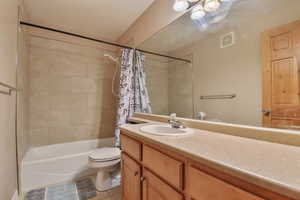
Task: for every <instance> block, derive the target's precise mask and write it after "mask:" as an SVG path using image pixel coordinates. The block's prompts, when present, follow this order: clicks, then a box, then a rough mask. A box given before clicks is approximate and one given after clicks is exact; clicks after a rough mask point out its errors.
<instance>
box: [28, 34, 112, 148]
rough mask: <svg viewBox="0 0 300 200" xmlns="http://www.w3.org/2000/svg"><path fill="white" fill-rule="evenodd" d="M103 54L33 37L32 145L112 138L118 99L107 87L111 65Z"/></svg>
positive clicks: (31, 82) (109, 86) (110, 79)
mask: <svg viewBox="0 0 300 200" xmlns="http://www.w3.org/2000/svg"><path fill="white" fill-rule="evenodd" d="M104 53H105V51H104V50H101V49H96V48H92V47H83V46H79V45H75V44H69V43H65V42H60V41H55V40H50V39H44V38H39V37H32V39H31V45H30V101H29V102H30V103H29V104H30V106H29V107H30V108H29V112H30V123H29V124H30V142H31V145H33V146H39V145H48V144H57V143H64V142H73V141H78V140H86V139H95V138H106V137H113V135H114V127H115V126H114V124H115V112H116V98H115V97H114V96H113V94H112V92H111V87H112V77H113V73H114V70H115V64H114V63H112V62H111V61H110V60H108V59H107V58H105V57H104V56H103V54H104ZM106 53H107V52H106ZM109 53H110V54H113V53H112V52H109Z"/></svg>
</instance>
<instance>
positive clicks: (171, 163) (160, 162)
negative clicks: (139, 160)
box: [143, 145, 183, 189]
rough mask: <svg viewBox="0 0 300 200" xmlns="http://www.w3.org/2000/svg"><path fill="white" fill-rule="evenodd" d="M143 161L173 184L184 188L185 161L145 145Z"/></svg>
mask: <svg viewBox="0 0 300 200" xmlns="http://www.w3.org/2000/svg"><path fill="white" fill-rule="evenodd" d="M143 163H144V165H145V166H146V167H148V168H149V169H151V170H153V171H154V172H155V173H156V174H157V175H159V176H160V177H161V178H163V179H164V180H165V181H167V182H168V183H170V184H171V185H173V186H175V187H177V188H179V189H182V188H183V162H180V161H178V160H175V159H173V158H171V157H169V156H167V155H165V154H163V153H160V152H159V151H156V150H154V149H152V148H150V147H148V146H145V145H144V146H143Z"/></svg>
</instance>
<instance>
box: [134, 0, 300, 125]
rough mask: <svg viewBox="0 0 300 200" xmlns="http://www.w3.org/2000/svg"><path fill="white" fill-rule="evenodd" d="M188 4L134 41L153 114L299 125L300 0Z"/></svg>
mask: <svg viewBox="0 0 300 200" xmlns="http://www.w3.org/2000/svg"><path fill="white" fill-rule="evenodd" d="M190 15H191V12H190V11H189V12H187V13H186V14H185V15H183V16H182V17H181V18H179V19H177V20H176V21H175V22H173V23H172V24H170V25H168V26H167V27H165V28H164V29H163V30H161V31H160V32H158V33H157V34H155V35H154V36H153V37H151V38H149V39H148V40H147V41H145V42H144V43H143V44H141V45H140V47H139V48H142V49H145V50H151V51H155V52H159V53H163V54H168V55H172V56H176V57H180V58H185V59H189V60H191V63H187V62H181V61H175V60H172V59H168V60H165V59H163V58H160V57H153V56H147V57H146V74H147V87H148V90H149V96H150V100H151V103H152V109H153V113H154V114H164V115H168V114H170V113H177V116H179V117H185V118H194V119H199V120H208V121H216V122H226V123H233V124H242V125H252V126H263V127H273V128H280V129H294V130H300V82H299V81H300V77H299V64H300V1H299V0H228V1H221V8H220V9H219V10H218V11H215V12H212V13H207V14H206V16H205V17H203V18H201V19H198V20H192V19H191V16H190Z"/></svg>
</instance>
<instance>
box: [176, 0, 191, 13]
mask: <svg viewBox="0 0 300 200" xmlns="http://www.w3.org/2000/svg"><path fill="white" fill-rule="evenodd" d="M188 8H189V2H188V1H187V0H175V3H174V5H173V9H174V10H175V11H176V12H182V11H185V10H187V9H188Z"/></svg>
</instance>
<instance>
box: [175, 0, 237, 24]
mask: <svg viewBox="0 0 300 200" xmlns="http://www.w3.org/2000/svg"><path fill="white" fill-rule="evenodd" d="M230 1H232V0H175V2H174V5H173V9H174V10H175V11H177V12H183V11H188V10H189V9H191V19H192V20H199V19H201V18H203V17H205V15H206V14H207V13H209V12H215V11H217V10H218V9H219V8H220V6H221V4H222V3H227V2H230Z"/></svg>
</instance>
